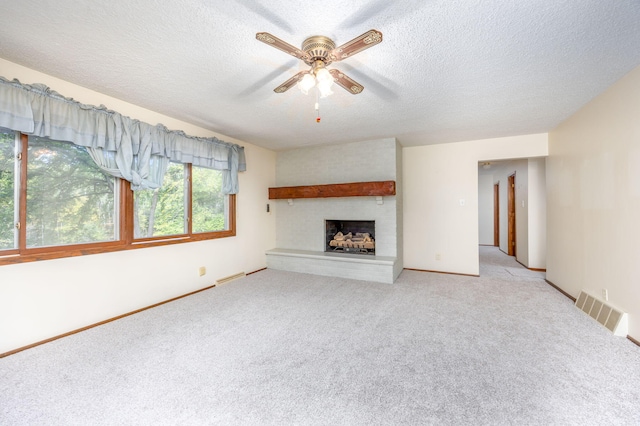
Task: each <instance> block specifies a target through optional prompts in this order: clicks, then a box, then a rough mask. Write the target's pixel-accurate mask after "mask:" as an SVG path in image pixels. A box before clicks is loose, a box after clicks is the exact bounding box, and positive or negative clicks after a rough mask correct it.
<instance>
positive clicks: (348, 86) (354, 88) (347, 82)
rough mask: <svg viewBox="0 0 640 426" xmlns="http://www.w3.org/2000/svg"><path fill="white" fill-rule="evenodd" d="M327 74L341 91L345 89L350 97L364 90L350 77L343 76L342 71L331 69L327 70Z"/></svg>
mask: <svg viewBox="0 0 640 426" xmlns="http://www.w3.org/2000/svg"><path fill="white" fill-rule="evenodd" d="M329 72H330V73H331V75H332V76H333V78H334V80H335V82H336V84H338V85H339V86H341V87H342V88H343V89H345V90H346V91H347V92H349V93H351V94H352V95H357V94H358V93H360V92H362V91H363V90H364V86H363V85H362V84H360V83H358V82H356V81H355V80H353V79H352V78H351V77H349V76H347V75H345V74H344V73H343V72H342V71H339V70H336V69H331V70H329Z"/></svg>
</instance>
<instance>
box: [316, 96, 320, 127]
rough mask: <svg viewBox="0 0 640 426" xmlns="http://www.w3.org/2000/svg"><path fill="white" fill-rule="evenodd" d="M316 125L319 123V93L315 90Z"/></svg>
mask: <svg viewBox="0 0 640 426" xmlns="http://www.w3.org/2000/svg"><path fill="white" fill-rule="evenodd" d="M316 123H320V91H319V90H318V88H316Z"/></svg>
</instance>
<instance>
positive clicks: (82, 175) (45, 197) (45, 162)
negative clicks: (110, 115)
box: [25, 136, 118, 247]
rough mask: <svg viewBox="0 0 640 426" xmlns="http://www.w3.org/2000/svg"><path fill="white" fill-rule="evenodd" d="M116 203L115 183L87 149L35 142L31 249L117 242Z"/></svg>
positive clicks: (30, 157) (30, 167)
mask: <svg viewBox="0 0 640 426" xmlns="http://www.w3.org/2000/svg"><path fill="white" fill-rule="evenodd" d="M116 200H117V191H116V180H115V178H113V177H111V176H108V175H107V174H105V173H103V172H102V171H101V170H100V168H98V166H96V164H95V163H94V162H93V160H92V159H91V157H90V156H89V154H88V153H87V150H86V149H85V148H83V147H81V146H78V145H74V144H72V143H70V142H55V141H50V140H48V139H45V138H38V137H32V136H30V137H29V139H28V149H27V209H26V213H27V215H26V223H25V225H26V228H27V229H26V231H27V232H26V246H27V247H46V246H59V245H68V244H82V243H90V242H98V241H114V240H116V239H117V238H118V235H117V234H118V233H117V223H118V222H117V219H116V218H117V210H118V209H117V207H118V206H117V204H116Z"/></svg>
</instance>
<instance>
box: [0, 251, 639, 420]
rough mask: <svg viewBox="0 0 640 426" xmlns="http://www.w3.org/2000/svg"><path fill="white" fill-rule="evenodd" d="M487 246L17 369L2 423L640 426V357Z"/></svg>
mask: <svg viewBox="0 0 640 426" xmlns="http://www.w3.org/2000/svg"><path fill="white" fill-rule="evenodd" d="M480 252H481V259H482V267H481V277H480V278H476V277H463V276H454V275H444V274H432V273H424V272H415V271H404V272H403V273H402V275H401V276H400V278H399V279H398V281H397V282H396V283H395V284H393V285H389V284H379V283H370V282H361V281H353V280H345V279H339V278H328V277H319V276H313V275H306V274H298V273H289V272H280V271H273V270H266V271H263V272H260V273H257V274H254V275H251V276H249V277H246V278H243V279H240V280H237V281H233V282H230V283H228V284H225V285H222V286H220V287H217V288H214V289H212V290H207V291H205V292H202V293H199V294H196V295H193V296H190V297H188V298H185V299H181V300H178V301H176V302H172V303H169V304H166V305H163V306H160V307H158V308H155V309H151V310H148V311H144V312H142V313H140V314H137V315H134V316H131V317H127V318H124V319H122V320H119V321H116V322H112V323H109V324H107V325H104V326H101V327H97V328H94V329H91V330H88V331H85V332H82V333H79V334H76V335H73V336H70V337H67V338H64V339H60V340H57V341H55V342H52V343H49V344H46V345H42V346H39V347H36V348H34V349H30V350H27V351H24V352H21V353H18V354H16V355H13V356H10V357H7V358H4V359H0V424H2V425H121V424H123V425H125V424H126V425H146V424H154V425H159V424H160V425H162V424H181V425H185V424H186V425H200V424H216V425H287V424H295V425H414V424H415V425H424V424H434V425H435V424H437V425H442V424H444V425H449V424H450V425H460V424H468V425H482V424H486V425H494V424H495V425H509V424H513V425H549V424H557V425H572V424H575V425H602V424H630V425H631V424H633V425H638V424H640V348H638V347H637V346H635V345H633V344H632V343H631V342H630V341H629V340H627V339H624V338H619V337H614V336H612V335H611V333H609V332H608V331H607V330H606V329H604V328H603V327H602V326H600V325H599V324H598V323H596V322H595V321H593V320H592V319H591V318H589V317H588V316H587V315H585V314H583V313H582V312H580V311H579V310H577V309H575V308H574V307H573V306H572V303H571V301H570V300H568V299H567V298H566V297H564V296H563V295H561V294H560V293H558V292H557V291H556V290H554V289H553V288H551V287H550V286H549V285H547V284H546V283H545V282H544V274H542V273H539V272H532V271H528V270H526V269H525V268H523V267H522V266H520V265H519V264H517V263H516V262H515V261H513V259H512V258H509V257H507V256H506V255H504V254H502V253H500V252H499V251H498V250H497V249H495V248H492V247H481V248H480Z"/></svg>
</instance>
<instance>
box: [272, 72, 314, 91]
mask: <svg viewBox="0 0 640 426" xmlns="http://www.w3.org/2000/svg"><path fill="white" fill-rule="evenodd" d="M308 73H309V71H300V72H299V73H298V74H296V75H294V76H293V77H291V78H290V79H289V80H287V81H285V82H284V83H282V84H281V85H280V86H278V87H276V88H275V89H273V91H274V92H276V93H284V92H286V91H287V90H289V89H291V88H292V87H293V86H295V85H296V83H298V82H299V81H300V80H302V77H304V75H305V74H308Z"/></svg>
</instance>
